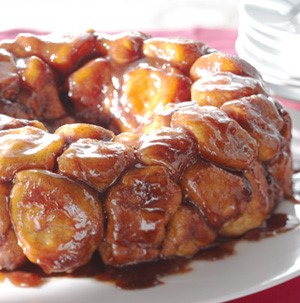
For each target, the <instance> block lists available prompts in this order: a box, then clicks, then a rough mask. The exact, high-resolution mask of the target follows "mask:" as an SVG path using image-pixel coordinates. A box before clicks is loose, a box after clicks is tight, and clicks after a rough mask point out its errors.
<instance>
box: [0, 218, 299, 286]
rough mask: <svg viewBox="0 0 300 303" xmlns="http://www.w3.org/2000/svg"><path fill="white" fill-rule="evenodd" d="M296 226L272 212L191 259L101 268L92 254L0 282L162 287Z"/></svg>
mask: <svg viewBox="0 0 300 303" xmlns="http://www.w3.org/2000/svg"><path fill="white" fill-rule="evenodd" d="M299 224H300V222H299V220H298V219H297V218H295V217H293V216H290V215H287V214H283V213H274V214H272V215H271V216H270V218H269V219H268V220H266V222H265V224H264V225H263V226H262V227H259V228H256V229H253V230H251V231H249V232H247V233H246V234H245V235H244V236H243V237H241V238H239V239H234V240H228V239H220V243H219V244H218V245H214V246H212V247H211V248H209V249H206V250H203V251H200V252H199V253H198V254H196V255H195V256H193V257H192V258H179V257H178V258H172V259H169V260H157V261H154V262H147V263H141V264H135V265H129V266H123V267H113V266H107V265H105V264H104V263H103V262H102V260H101V257H100V256H99V254H98V253H96V254H94V256H93V258H92V260H91V261H90V262H89V263H88V264H86V265H84V266H82V267H80V268H78V269H77V270H75V271H74V272H73V273H72V274H69V275H66V274H51V275H47V274H45V273H44V272H43V271H42V269H41V268H40V267H39V266H37V265H35V264H32V263H27V264H25V265H24V266H22V267H21V268H20V270H18V271H14V272H2V273H0V282H2V281H4V280H5V279H7V280H9V281H10V282H11V283H12V284H13V285H15V286H18V287H36V286H40V285H42V284H44V283H46V282H47V280H48V279H49V278H51V277H60V276H61V277H66V276H67V277H70V278H93V279H96V280H98V281H101V282H109V283H113V284H115V285H116V286H117V287H119V288H121V289H127V290H133V289H143V288H149V287H154V286H157V285H160V284H163V283H164V282H163V281H162V280H161V278H162V277H165V276H168V275H173V274H183V273H187V272H190V271H191V270H192V266H191V262H192V261H201V260H202V261H203V260H205V261H217V260H221V259H224V258H226V257H228V256H231V255H234V254H235V245H236V243H237V242H239V241H240V240H247V241H258V240H261V239H264V238H268V237H271V236H275V235H276V234H279V233H283V232H287V231H289V230H292V229H294V228H295V227H297V226H298V225H299Z"/></svg>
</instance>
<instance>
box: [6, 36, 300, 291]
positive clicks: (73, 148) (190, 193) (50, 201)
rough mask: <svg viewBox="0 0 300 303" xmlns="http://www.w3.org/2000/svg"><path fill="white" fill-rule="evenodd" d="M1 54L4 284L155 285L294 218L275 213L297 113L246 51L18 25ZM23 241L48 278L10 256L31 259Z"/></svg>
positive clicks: (287, 180)
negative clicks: (39, 31)
mask: <svg viewBox="0 0 300 303" xmlns="http://www.w3.org/2000/svg"><path fill="white" fill-rule="evenodd" d="M0 63H1V64H2V65H3V68H2V69H1V70H0V113H1V114H3V115H2V117H1V119H0V120H1V121H4V122H3V123H2V122H1V121H0V129H1V133H0V143H1V144H0V146H1V147H3V148H0V168H1V169H0V170H1V178H0V185H1V186H0V190H2V191H3V192H5V193H6V192H10V194H3V195H2V198H3V199H2V201H1V200H0V202H1V203H0V206H1V208H0V214H1V216H2V220H3V222H4V223H5V224H4V225H3V226H2V229H0V236H1V235H2V236H3V237H4V238H3V239H5V240H4V241H3V245H4V244H5V245H6V246H5V247H4V248H3V251H4V252H5V253H4V255H3V257H2V263H3V265H0V266H2V267H1V268H2V269H6V270H16V271H12V272H11V273H8V272H3V274H1V275H2V276H1V277H0V280H1V279H2V280H3V279H8V280H10V281H11V282H12V283H13V284H15V285H18V286H22V287H25V286H37V285H40V284H42V283H44V282H46V281H47V277H48V276H49V277H53V276H60V275H64V276H65V275H67V276H70V277H94V278H95V279H97V280H101V281H110V282H113V283H115V284H116V285H117V286H118V287H121V288H124V289H134V288H145V287H151V286H155V285H157V284H160V283H162V282H161V281H160V277H162V276H164V275H168V274H172V273H179V272H180V273H182V272H186V271H189V270H190V268H191V267H190V262H191V261H192V260H195V259H200V260H203V259H205V260H218V259H221V258H223V257H225V256H227V255H231V254H234V252H235V250H234V243H235V241H236V240H233V241H232V240H231V241H229V240H228V239H227V238H226V237H228V238H229V237H231V238H233V239H237V238H238V237H239V236H240V235H242V234H244V233H245V232H247V231H249V230H252V231H251V233H252V236H251V233H250V235H249V234H248V235H246V236H244V237H242V239H247V237H248V238H249V240H258V239H260V238H264V237H267V236H270V235H273V234H276V233H279V232H284V231H286V230H289V229H291V228H293V227H291V225H290V224H289V223H291V222H293V221H291V220H290V218H289V217H287V216H286V215H271V213H272V211H273V209H274V207H275V206H276V203H277V202H279V201H281V200H282V199H284V197H286V196H289V195H290V193H291V175H292V169H291V167H292V161H291V152H290V140H291V120H290V117H289V115H288V113H287V112H286V111H285V110H284V109H283V108H282V107H281V105H280V104H279V103H278V102H277V101H276V100H273V99H272V98H271V97H269V96H268V93H267V91H266V90H265V87H264V84H263V81H262V79H261V77H260V75H259V74H258V73H257V72H256V71H255V70H254V69H253V67H251V66H250V65H249V64H248V63H246V62H244V61H243V60H241V59H238V58H233V57H230V56H228V55H224V54H221V53H219V52H211V50H209V49H208V47H207V46H206V45H205V44H203V43H201V42H196V41H191V40H186V39H183V40H180V39H159V38H151V37H149V36H148V35H145V34H143V33H125V34H121V35H105V34H104V35H102V34H101V33H96V32H93V31H90V32H86V33H84V34H82V35H80V36H78V37H76V36H63V37H60V39H58V40H57V38H55V37H53V36H51V35H50V36H46V37H37V36H34V35H19V36H18V37H17V38H16V39H15V40H12V41H4V42H0ZM190 100H192V101H190ZM8 116H9V117H8ZM11 117H16V118H18V119H13V118H11ZM25 119H26V120H25ZM34 119H36V120H38V121H31V122H30V121H29V120H34ZM41 122H43V123H44V124H42V123H41ZM74 122H79V123H80V122H81V123H83V122H84V123H89V125H88V124H81V126H80V127H78V125H76V124H74ZM1 123H2V124H3V125H2V126H1ZM90 124H94V125H90ZM44 125H45V126H46V127H47V128H48V129H49V130H50V131H51V132H54V133H48V132H47V130H46V128H45V126H44ZM96 125H99V126H98V127H96ZM59 126H61V127H60V128H59V129H57V127H59ZM101 126H102V127H101ZM103 127H106V128H109V129H110V130H111V131H108V130H106V129H104V128H103ZM112 131H113V132H112ZM120 133H121V134H120ZM115 134H120V135H115ZM45 142H47V144H42V143H45ZM28 163H30V165H28ZM111 168H112V169H111ZM4 172H6V174H4ZM103 173H104V175H103ZM99 176H101V177H99ZM99 180H100V181H101V182H99ZM11 181H12V183H13V184H12V189H11V190H10V187H11V183H10V182H11ZM53 184H54V185H53ZM199 195H200V196H199ZM0 197H1V195H0ZM32 197H33V198H34V199H33V198H32ZM83 197H84V198H83ZM46 200H47V202H46ZM85 200H86V202H87V203H85V202H83V201H85ZM98 200H99V201H98ZM215 201H218V203H215ZM100 205H101V206H100ZM95 210H96V211H95ZM102 211H103V214H102ZM268 217H269V218H270V219H269V220H268V221H267V222H266V223H265V225H263V226H262V225H261V224H262V223H263V222H264V221H265V219H266V218H268ZM295 224H298V222H296V220H295ZM257 226H262V227H261V228H259V229H254V230H253V228H256V227H257ZM292 226H294V225H293V224H292ZM13 231H15V233H14V232H13ZM253 235H255V236H253ZM221 237H222V238H221ZM223 237H224V238H223ZM18 243H19V244H20V245H21V246H20V247H23V248H24V247H26V251H25V250H24V251H23V252H25V254H26V257H27V258H28V259H29V260H31V262H32V263H37V264H39V266H40V267H41V268H42V269H43V270H44V271H45V272H46V273H47V276H46V274H44V273H43V272H42V269H40V267H39V268H38V267H37V265H33V264H31V263H29V262H28V263H26V265H23V266H19V264H17V263H16V262H15V259H16V258H11V256H12V254H11V248H13V249H14V254H15V255H16V256H19V258H20V263H21V262H23V260H24V259H25V255H23V252H22V251H20V247H19V246H18V245H17V244H18ZM197 251H201V252H200V253H197ZM196 253H197V254H196ZM195 254H196V255H195ZM92 255H93V258H92V261H90V262H89V263H88V264H86V265H84V264H85V263H86V262H88V260H89V259H90V256H92ZM100 255H101V258H100ZM192 255H195V257H193V258H190V257H186V258H181V257H180V258H177V257H176V258H175V256H192ZM0 256H1V255H0ZM159 258H161V260H158V259H159ZM12 259H13V260H12ZM0 260H1V259H0ZM102 260H103V262H102ZM155 260H157V261H155ZM150 261H151V262H150ZM137 263H140V264H138V265H128V264H137ZM104 264H105V265H104ZM79 266H80V267H79ZM77 267H78V268H77ZM76 268H77V269H76ZM73 270H74V271H73ZM70 272H72V274H69V273H70Z"/></svg>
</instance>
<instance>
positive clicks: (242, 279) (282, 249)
mask: <svg viewBox="0 0 300 303" xmlns="http://www.w3.org/2000/svg"><path fill="white" fill-rule="evenodd" d="M291 115H292V118H293V122H294V134H293V135H294V141H293V149H295V150H296V152H295V154H294V157H295V160H296V161H300V154H299V152H298V153H297V149H298V150H299V146H300V112H295V111H293V112H291ZM279 211H280V212H285V213H288V214H291V215H292V216H296V217H298V218H300V205H294V204H292V203H290V202H284V203H282V205H281V209H280V210H279ZM191 267H192V268H193V270H192V271H191V272H188V273H185V274H178V275H172V276H169V277H166V278H164V279H163V281H164V282H165V283H164V284H162V285H160V286H156V287H153V288H149V289H143V290H133V291H128V290H127V291H126V290H121V289H117V288H116V287H115V286H113V285H111V284H107V283H103V282H98V281H95V280H93V279H69V278H56V279H54V280H52V281H50V282H49V283H46V284H44V285H43V286H41V287H39V288H27V289H22V288H16V287H14V286H12V285H11V284H10V283H9V282H4V283H0V294H1V295H0V302H1V303H4V302H15V303H16V302H18V303H19V302H22V303H33V302H34V303H54V302H55V303H68V302H72V303H82V302H88V303H99V302H111V303H141V302H143V303H154V302H160V303H163V302H172V303H209V302H214V303H215V302H224V301H227V300H231V299H235V298H238V297H241V296H244V295H248V294H251V293H254V292H257V291H260V290H263V289H266V288H269V287H271V286H274V285H277V284H280V283H282V282H284V281H287V280H289V279H291V278H294V277H296V276H298V275H300V228H296V229H294V230H292V231H289V232H286V233H283V234H280V235H277V236H275V237H271V238H267V239H264V240H261V241H258V242H248V241H241V242H239V243H238V245H236V254H235V255H233V256H230V257H226V258H225V259H223V260H218V261H194V262H192V263H191Z"/></svg>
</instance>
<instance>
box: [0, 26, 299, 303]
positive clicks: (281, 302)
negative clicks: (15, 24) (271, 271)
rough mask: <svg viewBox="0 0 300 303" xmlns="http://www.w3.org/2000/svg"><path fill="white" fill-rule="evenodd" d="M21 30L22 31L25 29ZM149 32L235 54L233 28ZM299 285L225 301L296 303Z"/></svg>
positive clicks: (9, 33) (1, 36) (10, 33)
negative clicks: (179, 38) (203, 44)
mask: <svg viewBox="0 0 300 303" xmlns="http://www.w3.org/2000/svg"><path fill="white" fill-rule="evenodd" d="M22 31H23V32H24V31H25V30H22ZM18 32H20V30H11V31H7V32H2V33H1V32H0V39H5V38H12V37H14V36H15V35H16V34H17V33H18ZM31 32H33V31H31ZM151 34H153V35H154V36H165V37H186V38H191V39H197V40H201V41H205V42H206V43H207V44H208V45H209V46H210V47H212V48H215V49H218V50H221V51H223V52H225V53H229V54H235V47H234V44H235V40H236V38H237V31H235V30H223V29H207V28H193V29H188V30H172V31H171V30H168V31H166V30H164V31H155V32H153V31H152V32H151ZM281 101H282V102H283V103H284V104H285V105H286V106H287V107H290V108H298V109H300V106H299V104H298V103H295V102H293V101H287V100H281ZM254 266H255V264H254ZM299 287H300V277H298V278H295V279H292V280H290V281H288V282H285V283H283V284H280V285H278V286H275V287H272V288H269V289H267V290H264V291H261V292H258V293H255V294H252V295H249V296H246V297H243V298H239V299H236V300H232V301H228V302H227V303H296V302H300V290H299Z"/></svg>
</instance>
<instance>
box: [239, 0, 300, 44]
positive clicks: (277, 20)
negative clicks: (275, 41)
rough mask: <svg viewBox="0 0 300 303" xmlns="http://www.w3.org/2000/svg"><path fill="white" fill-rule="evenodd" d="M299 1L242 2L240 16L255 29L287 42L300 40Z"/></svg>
mask: <svg viewBox="0 0 300 303" xmlns="http://www.w3.org/2000/svg"><path fill="white" fill-rule="evenodd" d="M299 12H300V6H299V1H298V0H264V1H261V0H242V1H241V2H240V6H239V14H240V16H241V17H242V18H243V19H245V20H247V23H248V24H249V25H251V26H252V27H253V28H256V29H257V30H260V31H262V32H264V33H266V34H268V35H271V36H274V37H277V38H278V37H280V38H281V39H284V40H285V41H288V40H290V39H297V40H299V39H300V35H299V34H300V26H299V25H300V20H299Z"/></svg>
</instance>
